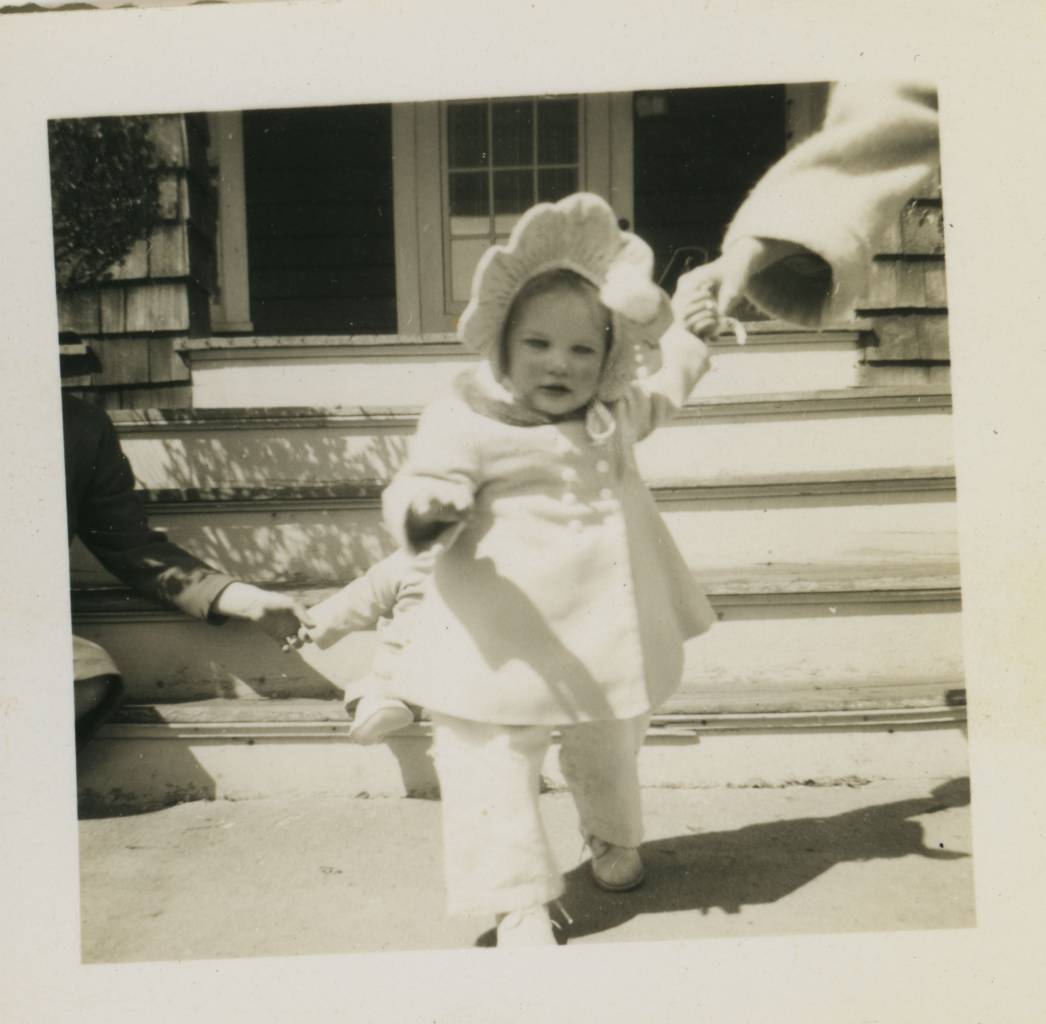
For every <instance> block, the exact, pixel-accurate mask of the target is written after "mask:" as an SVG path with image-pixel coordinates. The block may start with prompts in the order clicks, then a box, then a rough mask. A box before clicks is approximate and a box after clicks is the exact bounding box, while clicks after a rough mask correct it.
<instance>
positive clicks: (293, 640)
mask: <svg viewBox="0 0 1046 1024" xmlns="http://www.w3.org/2000/svg"><path fill="white" fill-rule="evenodd" d="M313 642H314V641H313V639H312V633H311V631H310V630H309V627H308V626H299V627H298V632H297V633H295V634H294V635H293V636H289V637H287V639H286V641H285V643H284V644H283V646H282V647H281V648H280V650H281V651H283V652H284V654H289V653H290V652H291V651H297V650H300V649H301V648H302V647H304V646H305V645H306V644H311V643H313Z"/></svg>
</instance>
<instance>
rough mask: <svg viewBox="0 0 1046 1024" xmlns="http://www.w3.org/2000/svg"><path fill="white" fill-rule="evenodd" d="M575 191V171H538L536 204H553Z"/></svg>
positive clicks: (564, 168)
mask: <svg viewBox="0 0 1046 1024" xmlns="http://www.w3.org/2000/svg"><path fill="white" fill-rule="evenodd" d="M576 191H577V169H576V168H574V167H562V168H560V167H556V168H553V169H551V170H541V171H538V202H541V203H554V202H555V201H556V200H557V199H562V198H563V197H564V196H569V195H570V194H571V193H572V192H576Z"/></svg>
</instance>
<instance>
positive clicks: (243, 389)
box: [180, 321, 872, 407]
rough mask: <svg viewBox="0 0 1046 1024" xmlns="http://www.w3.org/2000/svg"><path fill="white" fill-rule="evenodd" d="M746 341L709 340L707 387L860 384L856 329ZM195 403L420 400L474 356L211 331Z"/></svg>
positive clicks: (190, 343) (443, 348)
mask: <svg viewBox="0 0 1046 1024" xmlns="http://www.w3.org/2000/svg"><path fill="white" fill-rule="evenodd" d="M749 331H750V334H749V340H748V344H747V345H746V346H744V347H740V346H738V345H736V343H735V342H734V339H733V337H732V336H729V335H724V336H723V337H722V338H720V339H718V340H717V341H716V342H715V343H714V344H713V348H714V370H713V371H712V372H711V373H709V374H708V376H707V377H706V379H705V381H704V382H702V392H703V393H704V394H706V395H726V394H746V393H750V392H759V391H765V390H771V391H791V390H818V389H825V388H846V387H851V386H853V385H856V384H859V383H861V382H862V377H861V374H862V363H863V358H864V356H863V352H864V347H863V346H864V344H866V343H867V342H868V341H870V340H872V339H871V336H870V335H867V334H864V333H862V332H861V331H860V330H857V329H850V330H827V331H809V330H803V329H797V328H795V327H794V326H792V325H787V324H784V323H782V322H780V321H765V322H762V323H756V324H751V325H749ZM180 350H181V352H182V354H183V357H184V358H185V359H186V361H187V362H188V364H189V366H190V368H191V370H192V379H193V404H194V405H196V406H198V407H208V406H248V407H249V406H258V405H273V406H276V405H283V406H285V405H307V406H314V405H350V404H373V405H381V404H388V405H400V404H417V405H424V404H425V403H427V402H428V401H430V400H431V399H432V398H433V397H435V395H437V394H439V393H440V392H441V391H443V390H445V389H446V387H447V386H448V385H449V384H450V382H451V381H452V380H453V378H454V377H455V376H456V375H457V374H458V373H459V372H460V371H461V370H462V369H464V368H465V367H467V366H469V365H471V364H472V363H473V362H474V361H475V357H474V356H473V355H472V354H471V353H470V352H468V351H467V350H466V349H465V348H464V347H463V346H462V345H461V343H460V342H459V341H457V339H456V337H455V336H454V335H452V334H440V335H430V336H427V337H423V338H421V337H413V336H404V335H369V336H306V337H287V336H278V337H233V336H227V337H220V336H216V337H210V338H192V339H188V340H186V341H184V342H181V343H180Z"/></svg>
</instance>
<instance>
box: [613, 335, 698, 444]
mask: <svg viewBox="0 0 1046 1024" xmlns="http://www.w3.org/2000/svg"><path fill="white" fill-rule="evenodd" d="M660 344H661V368H660V369H659V370H658V371H657V372H656V373H653V374H651V375H650V376H649V377H647V378H646V379H645V380H641V381H636V382H635V383H633V384H632V385H631V386H630V387H629V388H628V390H627V391H626V392H625V394H624V396H623V397H622V400H621V410H622V413H623V415H624V417H625V419H626V420H627V422H628V424H629V426H630V428H631V429H630V431H629V432H630V434H631V437H632V440H635V441H639V440H642V439H643V438H644V437H646V436H647V434H649V433H650V432H651V431H653V430H656V429H657V428H658V427H659V426H661V424H662V423H664V422H665V421H666V420H668V419H671V417H673V416H675V415H676V414H677V413H678V412H679V410H680V409H681V408H682V407H683V405H684V404H685V403H686V400H687V399H688V398H689V397H690V393H691V392H692V391H693V390H694V388H695V387H696V386H697V382H698V381H699V380H700V379H701V378H702V377H703V376H704V375H705V373H706V372H707V371H708V367H709V365H710V356H709V352H708V346H707V345H706V344H705V343H704V342H703V341H702V340H701V339H700V338H698V337H697V336H696V335H694V334H691V333H690V331H688V330H687V329H686V328H685V327H684V326H683V325H682V324H680V323H678V322H674V323H673V324H672V325H671V326H670V327H669V328H668V330H667V331H665V333H664V334H663V335H662V336H661V343H660Z"/></svg>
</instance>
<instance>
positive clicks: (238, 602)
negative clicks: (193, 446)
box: [62, 396, 308, 639]
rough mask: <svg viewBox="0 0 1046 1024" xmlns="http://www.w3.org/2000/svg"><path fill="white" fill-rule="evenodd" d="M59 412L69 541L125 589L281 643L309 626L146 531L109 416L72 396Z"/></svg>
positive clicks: (280, 599)
mask: <svg viewBox="0 0 1046 1024" xmlns="http://www.w3.org/2000/svg"><path fill="white" fill-rule="evenodd" d="M62 411H63V416H64V426H65V453H66V498H67V506H68V515H69V536H70V539H72V537H73V536H74V535H76V536H79V537H80V540H81V541H82V542H83V543H84V545H85V547H87V549H88V550H89V551H90V552H91V553H92V554H93V555H94V556H95V557H96V558H97V559H98V560H99V561H100V562H101V563H102V565H104V566H105V568H106V569H108V570H109V571H110V572H111V573H112V574H113V575H114V576H116V577H117V579H119V580H121V581H122V582H123V583H125V584H127V586H129V587H131V588H133V589H134V590H136V591H138V592H139V593H141V594H144V595H145V596H147V597H150V598H152V599H154V600H156V601H160V602H161V603H163V604H167V605H172V606H174V607H176V608H179V609H180V610H182V611H183V612H185V613H186V614H188V615H191V616H193V617H195V618H199V619H207V620H208V621H211V622H216V623H217V622H221V621H223V620H224V618H225V617H226V616H229V617H233V618H240V619H247V620H249V621H252V622H256V623H257V624H258V625H260V626H261V627H262V628H263V629H264V630H265V631H266V632H267V633H270V634H271V635H272V636H275V637H277V638H280V639H282V638H285V637H288V636H293V635H294V634H295V633H296V632H297V630H298V628H299V625H300V623H302V622H306V623H307V620H308V616H307V614H306V613H305V609H304V606H302V605H300V603H299V602H298V601H297V600H296V599H294V598H293V597H291V596H290V595H287V594H280V593H277V592H274V591H268V590H263V589H262V588H260V587H255V586H252V585H250V584H247V583H243V582H242V581H240V580H237V579H236V578H235V577H234V576H230V575H229V574H228V573H225V572H222V571H220V570H218V569H215V568H214V567H213V566H210V565H208V564H207V563H206V562H203V561H201V560H200V559H199V558H196V557H195V556H194V555H191V554H190V553H189V552H188V551H186V550H185V549H184V548H181V547H179V546H178V545H177V544H173V543H171V542H170V541H169V540H167V538H166V536H165V535H164V534H163V533H161V532H159V531H158V530H154V529H152V527H150V526H149V521H148V518H147V516H146V513H145V506H144V503H143V501H142V498H141V495H139V494H138V493H136V491H135V489H134V474H133V473H132V471H131V466H130V463H129V462H128V460H127V457H126V456H125V455H124V453H123V451H122V449H121V448H120V442H119V438H118V437H117V434H116V430H115V428H114V427H113V425H112V422H111V421H110V420H109V417H108V416H106V415H105V413H103V412H102V411H101V410H98V409H94V408H93V407H91V406H89V405H87V404H86V403H84V402H81V401H79V400H78V399H75V398H72V397H70V396H65V397H63V403H62Z"/></svg>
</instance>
